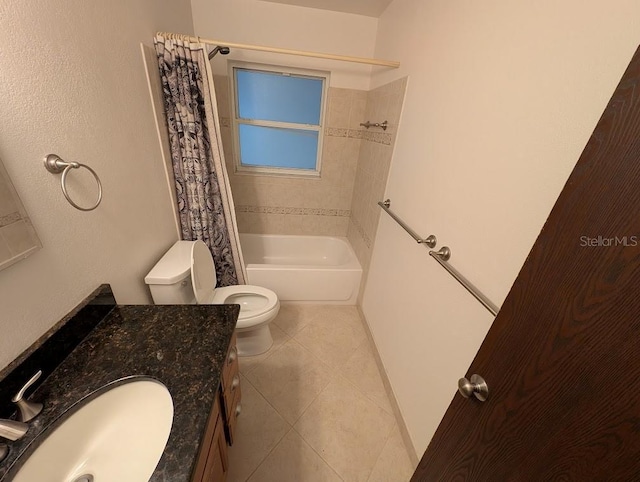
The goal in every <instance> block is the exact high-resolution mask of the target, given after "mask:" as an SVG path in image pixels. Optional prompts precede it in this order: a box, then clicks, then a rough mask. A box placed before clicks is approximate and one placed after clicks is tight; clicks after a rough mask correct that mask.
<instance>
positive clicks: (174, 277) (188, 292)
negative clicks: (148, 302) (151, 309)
mask: <svg viewBox="0 0 640 482" xmlns="http://www.w3.org/2000/svg"><path fill="white" fill-rule="evenodd" d="M192 246H193V241H177V242H176V243H175V244H174V245H173V246H171V248H170V249H169V251H167V252H166V253H165V255H164V256H163V257H162V258H160V261H158V262H157V263H156V265H155V266H154V267H153V268H152V269H151V271H149V274H147V276H145V278H144V282H145V283H146V284H148V285H149V289H150V290H151V296H152V297H153V302H154V303H155V304H156V305H192V304H195V303H196V297H195V295H194V293H193V287H192V285H191V248H192Z"/></svg>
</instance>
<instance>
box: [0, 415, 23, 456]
mask: <svg viewBox="0 0 640 482" xmlns="http://www.w3.org/2000/svg"><path fill="white" fill-rule="evenodd" d="M27 430H29V425H28V424H26V423H25V422H18V421H17V420H5V419H2V418H0V437H2V438H6V439H7V440H11V441H16V440H19V439H20V438H22V437H23V436H24V434H25V433H27ZM7 455H9V447H8V446H7V444H2V443H0V462H2V461H3V460H4V459H5V457H6V456H7Z"/></svg>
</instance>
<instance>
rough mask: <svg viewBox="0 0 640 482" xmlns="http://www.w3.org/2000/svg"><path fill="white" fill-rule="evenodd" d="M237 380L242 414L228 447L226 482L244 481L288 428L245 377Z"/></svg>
mask: <svg viewBox="0 0 640 482" xmlns="http://www.w3.org/2000/svg"><path fill="white" fill-rule="evenodd" d="M240 378H241V381H240V383H241V387H242V414H241V415H240V416H239V417H238V422H237V425H236V430H235V433H234V444H233V446H231V447H229V475H228V477H227V482H244V481H246V480H247V479H248V477H249V476H250V475H251V474H252V473H253V471H254V470H255V469H256V468H258V466H259V465H260V464H261V463H262V461H263V460H264V459H265V458H266V456H267V455H268V454H269V452H271V450H272V449H273V448H274V447H275V446H276V445H277V444H278V442H280V440H281V439H282V437H283V436H284V435H285V434H286V433H287V431H288V430H289V429H290V428H291V426H290V425H289V424H288V423H287V422H286V421H285V420H284V419H283V418H282V417H281V416H280V415H279V414H278V412H276V411H275V410H274V408H273V407H272V406H271V405H269V403H268V402H267V401H266V400H265V399H264V397H263V396H262V395H260V394H259V393H258V391H257V390H256V389H255V388H254V387H253V386H252V385H251V384H250V383H249V381H248V380H247V379H246V378H245V377H244V376H241V377H240Z"/></svg>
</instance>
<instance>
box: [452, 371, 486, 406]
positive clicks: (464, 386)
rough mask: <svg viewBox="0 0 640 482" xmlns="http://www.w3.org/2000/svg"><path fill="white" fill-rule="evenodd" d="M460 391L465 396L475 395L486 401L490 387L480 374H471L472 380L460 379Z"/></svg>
mask: <svg viewBox="0 0 640 482" xmlns="http://www.w3.org/2000/svg"><path fill="white" fill-rule="evenodd" d="M458 391H459V392H460V395H462V396H463V397H464V398H469V397H470V396H471V395H475V396H476V398H477V399H478V400H480V401H481V402H484V401H485V400H486V399H487V397H488V396H489V387H488V386H487V382H485V381H484V378H482V377H481V376H480V375H475V374H474V375H471V381H469V380H467V379H466V378H461V379H460V380H458Z"/></svg>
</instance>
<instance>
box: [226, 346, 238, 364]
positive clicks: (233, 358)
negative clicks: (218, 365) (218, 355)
mask: <svg viewBox="0 0 640 482" xmlns="http://www.w3.org/2000/svg"><path fill="white" fill-rule="evenodd" d="M236 358H238V348H237V347H236V346H234V347H233V348H231V351H230V352H229V356H228V357H227V365H231V364H232V363H233V362H234V361H236Z"/></svg>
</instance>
